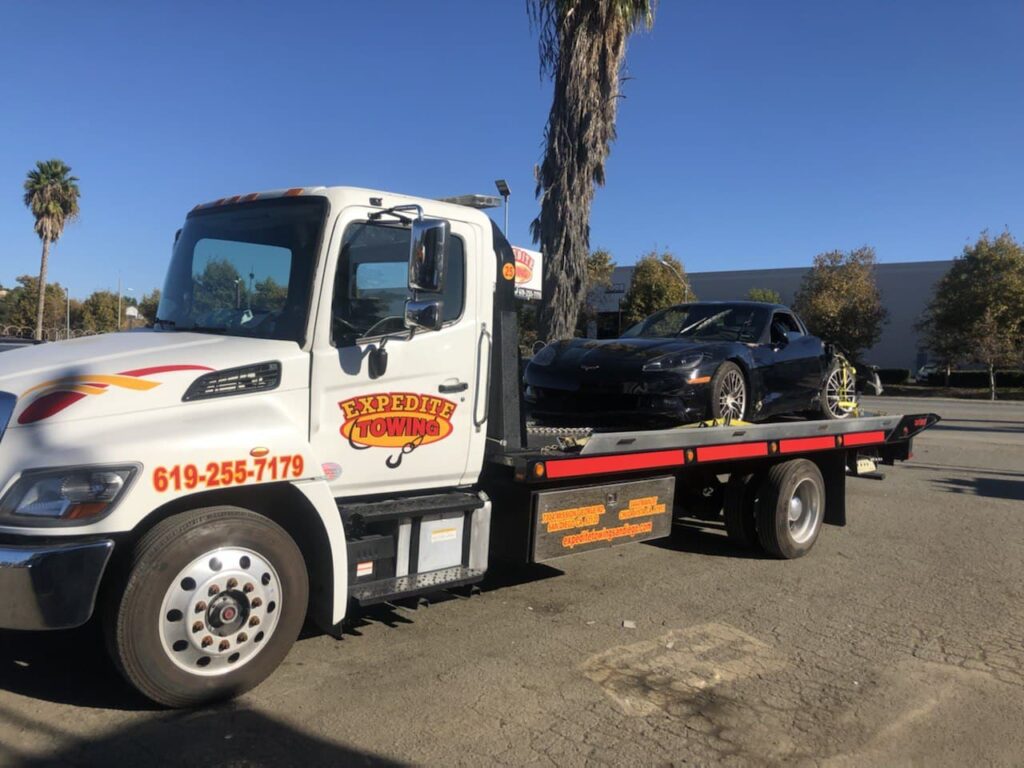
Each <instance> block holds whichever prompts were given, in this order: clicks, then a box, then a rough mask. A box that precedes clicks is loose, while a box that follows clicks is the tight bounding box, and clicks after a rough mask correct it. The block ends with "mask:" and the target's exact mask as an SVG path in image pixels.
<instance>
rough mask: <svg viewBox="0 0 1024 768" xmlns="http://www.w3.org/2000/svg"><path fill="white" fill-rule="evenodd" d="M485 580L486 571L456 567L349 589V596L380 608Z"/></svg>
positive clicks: (369, 583)
mask: <svg viewBox="0 0 1024 768" xmlns="http://www.w3.org/2000/svg"><path fill="white" fill-rule="evenodd" d="M483 577H484V571H482V570H477V569H475V568H466V567H465V566H462V565H456V566H454V567H452V568H442V569H441V570H439V571H428V572H427V573H416V574H411V575H409V576H398V577H396V578H393V579H381V580H380V581H371V582H368V583H365V584H356V585H353V586H352V587H349V590H348V594H349V597H351V598H352V599H353V600H355V601H356V602H357V603H359V605H376V604H377V603H385V602H387V601H389V600H397V599H399V598H402V597H413V596H415V595H422V594H424V593H426V592H438V591H440V590H443V589H449V588H451V587H462V586H465V585H467V584H473V583H475V582H478V581H480V580H481V579H483Z"/></svg>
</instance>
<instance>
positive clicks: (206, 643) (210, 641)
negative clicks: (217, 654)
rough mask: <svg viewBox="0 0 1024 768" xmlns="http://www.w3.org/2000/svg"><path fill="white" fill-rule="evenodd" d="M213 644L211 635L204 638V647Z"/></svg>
mask: <svg viewBox="0 0 1024 768" xmlns="http://www.w3.org/2000/svg"><path fill="white" fill-rule="evenodd" d="M211 645H213V638H212V637H210V636H209V635H207V636H206V637H204V638H203V642H202V646H203V648H207V647H209V646H211Z"/></svg>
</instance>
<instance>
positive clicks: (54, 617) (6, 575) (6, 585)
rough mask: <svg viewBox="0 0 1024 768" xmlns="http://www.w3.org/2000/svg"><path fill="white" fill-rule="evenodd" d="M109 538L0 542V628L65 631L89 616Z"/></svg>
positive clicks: (110, 544)
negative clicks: (23, 543) (44, 542)
mask: <svg viewBox="0 0 1024 768" xmlns="http://www.w3.org/2000/svg"><path fill="white" fill-rule="evenodd" d="M113 549H114V542H112V541H110V540H108V539H103V540H99V541H88V542H73V543H70V544H37V545H24V546H16V545H8V544H0V628H3V629H68V628H70V627H77V626H79V625H81V624H84V623H85V622H87V621H88V620H89V617H90V616H91V615H92V610H93V607H94V606H95V604H96V593H97V591H98V590H99V586H100V578H101V577H102V576H103V571H104V569H105V568H106V567H107V561H108V560H109V559H110V553H111V552H112V551H113Z"/></svg>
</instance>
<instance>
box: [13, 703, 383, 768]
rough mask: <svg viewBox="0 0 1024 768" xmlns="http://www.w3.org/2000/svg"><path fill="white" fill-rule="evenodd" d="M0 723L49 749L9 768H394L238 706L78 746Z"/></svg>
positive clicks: (20, 724)
mask: <svg viewBox="0 0 1024 768" xmlns="http://www.w3.org/2000/svg"><path fill="white" fill-rule="evenodd" d="M0 720H3V721H6V722H8V723H10V724H11V725H13V726H14V727H15V728H17V729H18V730H19V731H21V732H23V733H26V734H29V735H32V734H33V732H35V733H38V734H40V735H42V736H45V738H46V740H47V741H48V742H49V743H51V744H53V749H52V751H51V752H49V753H48V754H46V755H43V756H34V755H33V756H29V755H24V754H19V753H18V752H17V751H15V750H14V749H13V748H12V746H11V745H9V744H8V745H4V747H3V751H4V752H6V753H7V758H8V759H9V760H10V763H9V764H11V765H15V766H19V768H37V767H38V766H51V765H54V766H56V765H75V766H146V768H159V766H223V767H224V768H228V766H232V767H234V766H245V768H262V766H302V767H303V768H314V767H315V766H364V765H365V766H395V765H402V764H401V763H397V762H395V761H393V760H390V759H388V758H384V757H380V756H378V755H373V754H369V753H366V752H362V751H360V750H356V749H352V748H350V747H346V746H344V745H341V744H336V743H333V742H330V741H327V740H325V739H321V738H319V737H317V736H313V735H310V734H307V733H303V732H302V731H299V730H298V729H296V728H295V727H293V726H292V725H290V724H288V723H285V722H282V721H280V720H278V719H276V718H272V717H268V716H266V715H264V714H261V713H259V712H254V711H252V710H250V709H248V708H246V707H243V706H239V705H237V704H228V705H224V706H222V707H218V708H214V709H206V710H201V711H195V712H171V713H167V714H164V715H160V716H157V717H149V718H147V719H146V720H144V721H141V722H140V721H136V722H133V723H130V724H128V725H127V726H123V727H120V728H117V729H115V730H114V731H112V732H108V733H105V734H100V735H97V736H96V737H95V738H90V739H82V738H80V737H78V736H77V735H74V734H71V733H68V732H66V731H65V730H64V729H63V728H61V726H60V724H59V723H52V722H41V721H38V720H35V719H34V718H31V717H28V716H26V715H24V714H22V713H19V712H14V711H11V710H9V709H0Z"/></svg>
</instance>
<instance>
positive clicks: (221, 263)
mask: <svg viewBox="0 0 1024 768" xmlns="http://www.w3.org/2000/svg"><path fill="white" fill-rule="evenodd" d="M192 280H193V292H192V302H193V306H194V308H195V313H196V316H197V317H199V316H202V315H203V314H204V313H208V312H217V311H220V310H225V309H228V308H229V307H236V308H240V307H246V306H248V300H249V291H248V289H247V288H246V286H245V281H244V280H242V277H241V275H240V274H239V273H238V269H237V268H236V267H235V265H234V264H232V263H231V262H230V261H228V260H227V259H210V260H209V261H208V262H206V266H205V267H204V268H203V272H202V274H201V275H199V276H198V277H193V278H192Z"/></svg>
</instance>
